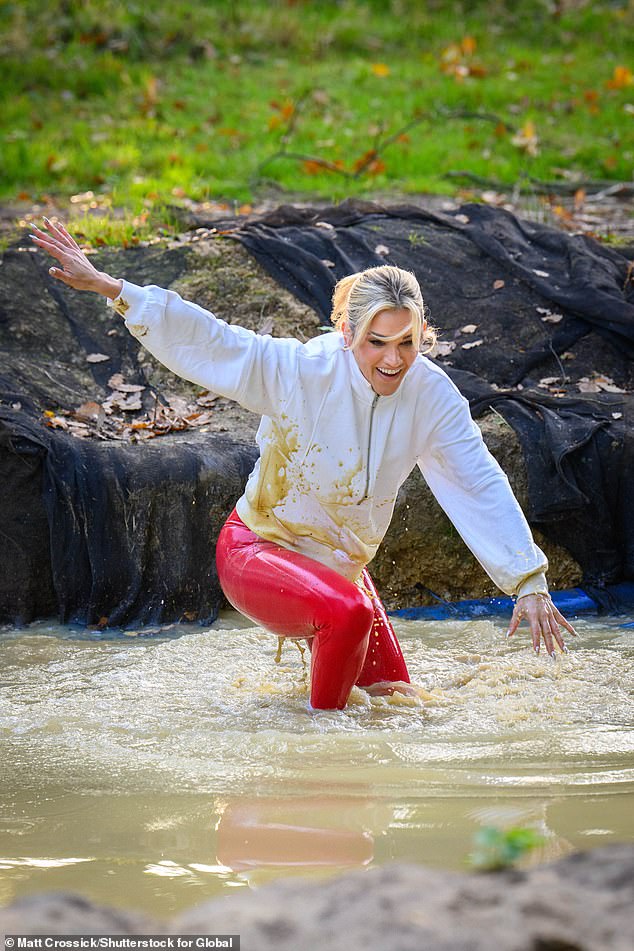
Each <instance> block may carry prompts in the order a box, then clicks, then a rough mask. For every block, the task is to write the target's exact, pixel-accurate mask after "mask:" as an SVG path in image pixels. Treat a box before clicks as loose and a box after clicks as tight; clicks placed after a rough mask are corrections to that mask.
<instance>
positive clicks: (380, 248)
mask: <svg viewBox="0 0 634 951" xmlns="http://www.w3.org/2000/svg"><path fill="white" fill-rule="evenodd" d="M374 253H375V254H380V255H381V257H383V258H384V257H387V255H388V254H389V253H390V249H389V248H388V247H387V246H386V245H384V244H377V246H376V248H375V249H374Z"/></svg>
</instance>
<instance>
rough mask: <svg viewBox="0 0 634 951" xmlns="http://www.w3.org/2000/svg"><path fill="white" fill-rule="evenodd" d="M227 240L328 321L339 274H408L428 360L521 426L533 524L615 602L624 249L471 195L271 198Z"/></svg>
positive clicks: (627, 354) (627, 569) (627, 419)
mask: <svg viewBox="0 0 634 951" xmlns="http://www.w3.org/2000/svg"><path fill="white" fill-rule="evenodd" d="M234 237H236V238H237V239H238V240H239V241H241V243H242V244H243V245H244V246H245V247H246V248H247V249H248V250H249V251H250V252H251V253H252V254H253V255H254V256H255V258H256V259H257V260H258V261H259V262H260V264H261V265H262V266H263V267H264V268H265V269H266V270H267V272H268V273H269V274H271V275H272V276H273V277H274V278H275V279H276V280H277V281H278V282H279V283H280V284H281V285H283V286H284V287H286V288H287V289H288V290H290V291H291V292H292V293H293V294H295V295H296V296H297V297H298V298H299V299H300V300H301V301H303V302H304V303H305V304H307V305H309V306H311V307H313V308H314V309H315V310H316V311H317V313H319V314H320V315H321V317H322V318H323V321H324V324H325V323H327V321H328V318H329V315H330V309H331V306H330V305H331V296H332V290H333V287H334V285H335V283H336V281H337V280H338V279H339V278H341V277H344V276H345V275H346V274H350V273H353V272H356V271H359V270H362V269H363V268H366V267H372V266H376V265H379V264H386V263H388V264H395V265H398V266H400V267H404V268H407V269H408V270H411V271H414V272H415V273H416V275H417V277H418V279H419V281H420V283H421V287H422V289H423V297H424V299H425V302H426V307H427V309H428V312H429V316H430V317H431V321H432V323H433V324H434V325H435V326H436V327H437V328H438V329H439V331H440V338H441V340H445V341H447V340H449V341H451V342H453V343H454V344H455V347H454V349H453V350H452V351H451V352H450V353H448V354H447V355H446V357H445V358H444V359H442V358H439V359H438V362H439V364H440V365H441V366H443V367H444V369H445V370H446V371H447V372H448V373H449V375H450V376H451V377H452V379H453V380H454V382H455V383H456V385H457V386H458V387H459V388H460V390H461V391H462V392H463V394H464V395H465V396H466V397H467V398H468V399H469V402H470V405H471V409H472V413H473V415H474V416H476V417H477V416H479V415H481V414H482V413H484V412H485V411H487V410H488V409H489V408H493V409H495V410H496V411H497V412H498V413H500V414H501V415H502V416H503V417H504V419H506V420H507V421H508V422H509V423H510V424H511V425H512V426H513V428H514V429H515V431H516V432H517V434H518V436H519V439H520V442H521V445H522V450H523V453H524V456H525V459H526V463H527V469H528V479H529V511H528V517H529V521H530V522H531V523H532V524H535V525H538V526H539V527H540V529H541V530H542V531H543V532H544V533H545V534H546V535H547V536H548V537H550V538H551V539H552V540H553V541H556V542H558V543H559V544H562V545H563V546H564V547H565V548H567V549H568V550H569V551H570V553H571V554H572V555H573V557H574V558H575V559H576V560H577V561H578V563H579V564H580V565H581V567H582V569H583V571H584V587H585V589H586V590H587V591H588V592H589V593H591V595H592V597H593V598H595V600H598V601H599V603H603V604H604V606H605V608H606V609H614V608H615V607H616V605H615V604H614V603H613V599H611V598H610V597H609V596H608V594H607V592H605V591H604V589H605V586H606V584H609V583H614V582H618V581H622V580H630V579H633V578H634V478H633V477H632V473H633V472H634V466H633V463H634V402H633V397H632V395H630V393H629V392H627V391H629V390H631V389H632V388H634V363H633V361H632V357H633V356H634V283H633V281H632V265H631V263H630V262H629V261H628V259H627V257H626V256H625V255H623V254H621V253H620V252H619V251H617V250H615V249H612V248H609V247H605V246H603V245H601V244H599V243H598V242H596V241H594V240H593V239H591V238H588V237H585V236H580V235H569V234H566V233H564V232H560V231H556V230H554V229H552V228H550V227H547V226H544V225H541V224H539V223H534V222H528V221H523V220H520V219H518V218H517V217H515V216H514V215H513V214H510V213H509V212H507V211H505V210H503V209H499V208H492V207H489V206H486V205H476V204H469V205H465V206H463V207H462V208H459V209H457V210H455V211H452V212H448V213H434V212H429V211H425V210H422V209H420V208H415V207H409V206H403V207H396V208H394V207H393V208H389V209H387V208H382V207H380V206H376V205H371V204H367V203H364V204H358V203H352V202H351V203H344V204H343V205H341V206H338V207H333V208H326V209H319V210H315V209H297V208H294V207H291V206H282V207H281V208H279V209H277V210H276V211H275V212H273V213H271V214H269V215H267V216H264V217H263V218H261V219H260V220H258V221H254V222H249V223H246V224H245V225H244V226H243V227H242V228H240V229H239V230H238V231H237V232H235V234H234ZM464 325H470V327H469V329H468V330H467V331H465V330H464V329H463V326H464ZM474 326H475V330H473V329H472V328H473V327H474ZM465 344H467V346H466V347H465V346H464V345H465ZM597 374H603V376H604V382H605V379H606V378H607V380H608V382H607V390H608V391H606V390H601V392H592V393H590V392H589V393H582V392H580V391H579V389H578V386H577V384H578V382H579V381H580V380H583V379H584V378H586V379H588V380H592V379H593V378H596V376H597ZM543 381H546V382H543ZM540 382H541V385H540ZM553 384H554V385H553ZM610 390H612V392H610ZM623 391H625V392H623Z"/></svg>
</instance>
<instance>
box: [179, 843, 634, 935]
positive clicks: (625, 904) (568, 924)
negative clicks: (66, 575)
mask: <svg viewBox="0 0 634 951" xmlns="http://www.w3.org/2000/svg"><path fill="white" fill-rule="evenodd" d="M171 928H172V931H173V932H175V933H179V932H183V933H189V934H200V933H205V932H208V931H212V932H215V933H218V934H223V933H226V932H227V931H228V930H231V931H232V933H234V934H235V933H239V934H240V936H241V942H242V947H243V948H245V949H248V948H257V949H258V951H268V949H271V951H273V949H275V951H284V949H287V948H288V949H289V951H290V949H291V948H292V949H295V948H305V949H306V951H312V949H318V948H328V951H353V949H364V951H365V949H374V948H376V949H378V948H380V949H381V951H410V949H411V951H420V949H422V948H433V949H434V951H467V949H468V951H490V949H491V948H495V949H496V951H608V949H613V951H629V949H631V936H632V933H634V931H633V929H634V848H632V847H631V846H615V847H611V848H608V849H605V850H597V851H595V852H588V853H581V854H575V855H572V856H569V857H567V858H565V859H562V860H560V861H558V862H556V863H554V864H552V865H544V866H537V867H535V868H531V869H529V870H528V871H525V872H518V871H514V870H509V871H505V872H498V873H488V874H482V873H480V874H462V873H454V872H444V871H438V870H432V869H428V868H422V867H418V866H413V865H393V866H384V867H382V868H380V869H374V870H372V871H370V872H353V873H350V874H349V875H346V876H343V877H341V878H336V879H331V880H329V881H327V882H323V883H320V884H318V885H314V884H307V883H305V882H295V881H285V882H278V883H275V884H272V885H270V886H268V887H267V888H262V889H261V890H260V891H258V892H255V893H254V894H252V895H244V896H243V895H236V896H235V897H234V896H232V897H231V898H230V899H217V900H215V901H213V902H209V903H208V904H205V905H201V906H200V907H198V908H195V909H192V910H191V911H188V912H186V913H185V914H183V915H181V916H180V917H179V918H177V919H176V921H174V922H172V924H171Z"/></svg>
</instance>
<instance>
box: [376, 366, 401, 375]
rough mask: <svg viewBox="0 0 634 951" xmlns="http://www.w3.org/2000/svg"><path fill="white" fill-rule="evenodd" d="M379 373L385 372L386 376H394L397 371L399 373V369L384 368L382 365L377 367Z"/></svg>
mask: <svg viewBox="0 0 634 951" xmlns="http://www.w3.org/2000/svg"><path fill="white" fill-rule="evenodd" d="M377 370H378V371H379V373H385V375H386V376H396V374H397V373H400V372H401V371H400V370H384V369H383V368H382V367H377Z"/></svg>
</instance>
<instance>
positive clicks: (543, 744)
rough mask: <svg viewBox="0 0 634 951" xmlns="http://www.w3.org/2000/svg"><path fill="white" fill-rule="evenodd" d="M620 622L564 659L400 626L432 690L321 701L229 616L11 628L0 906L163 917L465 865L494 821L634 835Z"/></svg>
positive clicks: (482, 629)
mask: <svg viewBox="0 0 634 951" xmlns="http://www.w3.org/2000/svg"><path fill="white" fill-rule="evenodd" d="M627 624H628V619H623V618H621V619H610V620H609V621H597V620H592V621H587V620H580V621H578V629H579V631H580V634H581V637H580V638H579V640H578V642H576V643H575V644H574V645H571V653H570V654H569V655H567V656H562V657H560V658H558V659H557V661H553V660H551V659H550V658H549V657H547V656H540V657H536V656H535V655H533V654H532V652H531V651H530V649H529V647H528V639H527V636H526V634H524V635H523V636H521V637H520V636H516V637H515V638H513V639H512V640H511V641H507V640H506V639H505V638H504V632H503V628H502V627H501V624H499V623H497V622H496V624H494V623H492V622H490V621H477V622H449V621H443V622H425V623H423V622H411V621H410V622H400V623H397V631H398V633H399V637H400V638H401V640H402V643H403V648H404V652H405V654H406V658H407V661H408V664H409V668H410V671H411V673H412V679H413V680H414V681H416V682H417V683H419V684H421V685H422V686H423V687H424V688H425V689H426V690H427V691H428V693H429V699H428V700H426V701H424V702H422V701H412V700H409V701H405V700H404V699H401V702H396V701H389V700H387V699H385V698H373V699H372V700H370V699H369V698H368V697H367V695H365V694H364V693H363V692H362V691H355V692H354V694H353V697H352V698H351V703H350V704H349V706H348V708H347V709H346V710H345V711H343V712H326V713H319V714H312V713H309V712H308V710H307V706H306V704H307V697H308V687H307V671H306V669H305V668H304V667H303V665H302V657H301V656H300V653H299V651H298V650H297V649H296V648H295V647H294V646H293V645H291V644H288V645H287V646H286V647H285V649H284V652H283V654H282V657H281V661H280V663H279V664H276V663H275V662H274V658H275V653H276V642H275V639H274V638H272V637H271V636H270V635H267V634H265V633H263V632H262V631H261V630H259V629H257V628H250V627H245V626H244V623H243V622H241V621H240V619H239V618H238V617H237V616H236V615H229V616H227V617H226V618H224V619H223V620H222V621H221V622H219V624H218V625H216V626H214V628H213V629H212V630H209V631H202V630H201V629H200V628H192V627H190V628H188V629H187V630H185V629H184V628H172V629H170V630H168V631H166V632H163V633H162V634H157V633H154V634H152V633H149V634H148V632H143V633H137V634H136V636H135V635H134V634H131V635H129V636H119V637H118V638H116V639H102V638H100V637H99V635H87V634H86V633H85V632H74V631H72V630H69V629H62V628H59V627H58V628H56V627H51V626H48V625H45V624H40V625H32V626H31V627H29V629H28V630H26V631H16V630H3V631H0V671H1V674H0V677H1V681H2V691H1V699H0V771H1V772H0V787H1V796H0V903H6V902H9V901H11V900H12V899H13V898H14V897H16V896H19V895H24V894H29V893H32V892H39V891H42V890H52V889H54V890H57V889H64V890H73V891H78V892H80V893H83V894H85V895H88V896H90V897H92V898H94V899H97V900H99V901H101V902H106V903H116V904H119V905H124V906H128V907H135V908H140V909H145V910H147V911H149V912H152V913H154V914H156V915H159V916H165V915H168V914H170V913H173V912H175V911H178V910H180V909H182V908H185V907H188V906H190V905H192V904H195V903H197V902H200V901H203V900H205V899H208V898H211V897H215V896H217V895H219V894H221V893H225V894H226V893H227V892H228V891H229V890H230V889H232V888H246V887H254V886H257V885H258V884H260V883H261V882H264V881H267V880H270V879H272V878H275V877H280V876H287V875H303V876H321V875H327V874H332V873H333V872H338V871H341V870H343V869H347V868H360V867H371V866H373V865H378V864H381V863H385V862H388V861H392V860H413V861H418V862H425V863H428V864H431V865H436V866H441V867H446V868H461V867H463V866H464V862H465V859H466V856H467V855H468V853H469V851H470V848H471V839H472V836H473V834H474V832H475V831H476V830H477V829H478V828H479V827H481V826H484V825H494V826H498V827H507V826H517V825H521V826H530V827H534V828H536V829H538V830H539V831H540V832H541V834H542V835H543V836H544V840H545V844H544V846H543V850H542V854H541V855H540V856H535V858H536V859H537V858H543V857H544V854H545V855H546V856H556V855H559V854H562V853H565V852H567V851H569V850H571V849H573V848H591V847H593V846H596V845H601V844H605V843H608V842H613V841H625V840H630V839H631V838H632V835H633V831H634V823H633V820H632V816H633V815H634V735H633V732H632V721H633V714H634V676H633V675H634V626H629V627H628V626H627ZM183 634H185V636H179V635H183Z"/></svg>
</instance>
